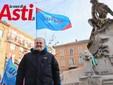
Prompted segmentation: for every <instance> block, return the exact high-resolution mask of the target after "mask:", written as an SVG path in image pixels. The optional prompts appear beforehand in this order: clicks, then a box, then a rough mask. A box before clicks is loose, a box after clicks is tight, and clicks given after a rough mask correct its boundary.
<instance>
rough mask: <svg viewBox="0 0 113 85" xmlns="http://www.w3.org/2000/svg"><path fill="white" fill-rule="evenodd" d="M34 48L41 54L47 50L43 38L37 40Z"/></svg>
mask: <svg viewBox="0 0 113 85" xmlns="http://www.w3.org/2000/svg"><path fill="white" fill-rule="evenodd" d="M34 47H35V49H36V50H38V51H39V52H41V51H42V50H43V49H44V48H45V41H44V39H42V38H37V39H35V42H34Z"/></svg>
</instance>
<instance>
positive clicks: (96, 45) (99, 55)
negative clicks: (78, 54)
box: [81, 0, 113, 85]
mask: <svg viewBox="0 0 113 85" xmlns="http://www.w3.org/2000/svg"><path fill="white" fill-rule="evenodd" d="M90 2H91V3H92V18H91V19H89V20H88V22H89V24H90V25H91V26H92V27H93V29H92V32H91V36H90V42H89V43H88V49H89V52H90V53H91V54H92V56H93V57H94V59H96V60H97V64H96V65H91V67H90V68H91V71H90V72H89V73H90V75H86V76H87V79H89V81H90V85H113V20H112V19H110V18H107V14H108V13H109V14H111V15H112V16H113V11H112V10H111V9H110V8H109V7H108V6H107V5H105V4H104V3H100V2H98V0H91V1H90ZM85 62H86V60H85ZM87 62H92V60H91V59H89V60H88V61H87ZM90 64H91V63H90ZM87 65H88V64H87ZM86 67H87V66H86ZM86 73H88V70H86ZM81 85H82V84H81ZM88 85H89V84H88Z"/></svg>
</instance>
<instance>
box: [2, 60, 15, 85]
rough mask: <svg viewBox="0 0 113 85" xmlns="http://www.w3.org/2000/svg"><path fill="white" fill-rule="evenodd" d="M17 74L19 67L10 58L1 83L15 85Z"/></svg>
mask: <svg viewBox="0 0 113 85" xmlns="http://www.w3.org/2000/svg"><path fill="white" fill-rule="evenodd" d="M16 74H17V68H16V66H15V65H14V64H13V62H12V59H9V60H8V62H7V64H6V68H5V71H4V76H3V78H2V81H1V84H6V85H15V83H16Z"/></svg>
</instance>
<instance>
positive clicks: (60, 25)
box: [36, 8, 72, 31]
mask: <svg viewBox="0 0 113 85" xmlns="http://www.w3.org/2000/svg"><path fill="white" fill-rule="evenodd" d="M71 27H72V25H71V22H70V20H69V18H68V17H67V16H64V15H58V14H51V13H48V12H44V11H42V10H40V9H39V8H36V29H37V30H39V29H50V30H53V31H61V30H66V29H69V28H71Z"/></svg>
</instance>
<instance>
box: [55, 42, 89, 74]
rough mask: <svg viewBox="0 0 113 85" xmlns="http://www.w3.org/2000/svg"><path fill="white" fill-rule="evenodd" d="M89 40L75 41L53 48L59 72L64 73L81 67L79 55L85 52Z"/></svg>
mask: <svg viewBox="0 0 113 85" xmlns="http://www.w3.org/2000/svg"><path fill="white" fill-rule="evenodd" d="M88 42H89V40H82V41H75V42H72V43H67V44H63V45H59V46H54V48H55V50H56V55H55V56H56V58H57V60H58V63H59V67H60V71H61V72H62V71H66V70H69V69H73V68H79V67H82V66H83V63H82V62H81V61H80V58H79V57H80V55H81V54H82V53H83V52H84V51H86V50H87V44H88Z"/></svg>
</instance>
